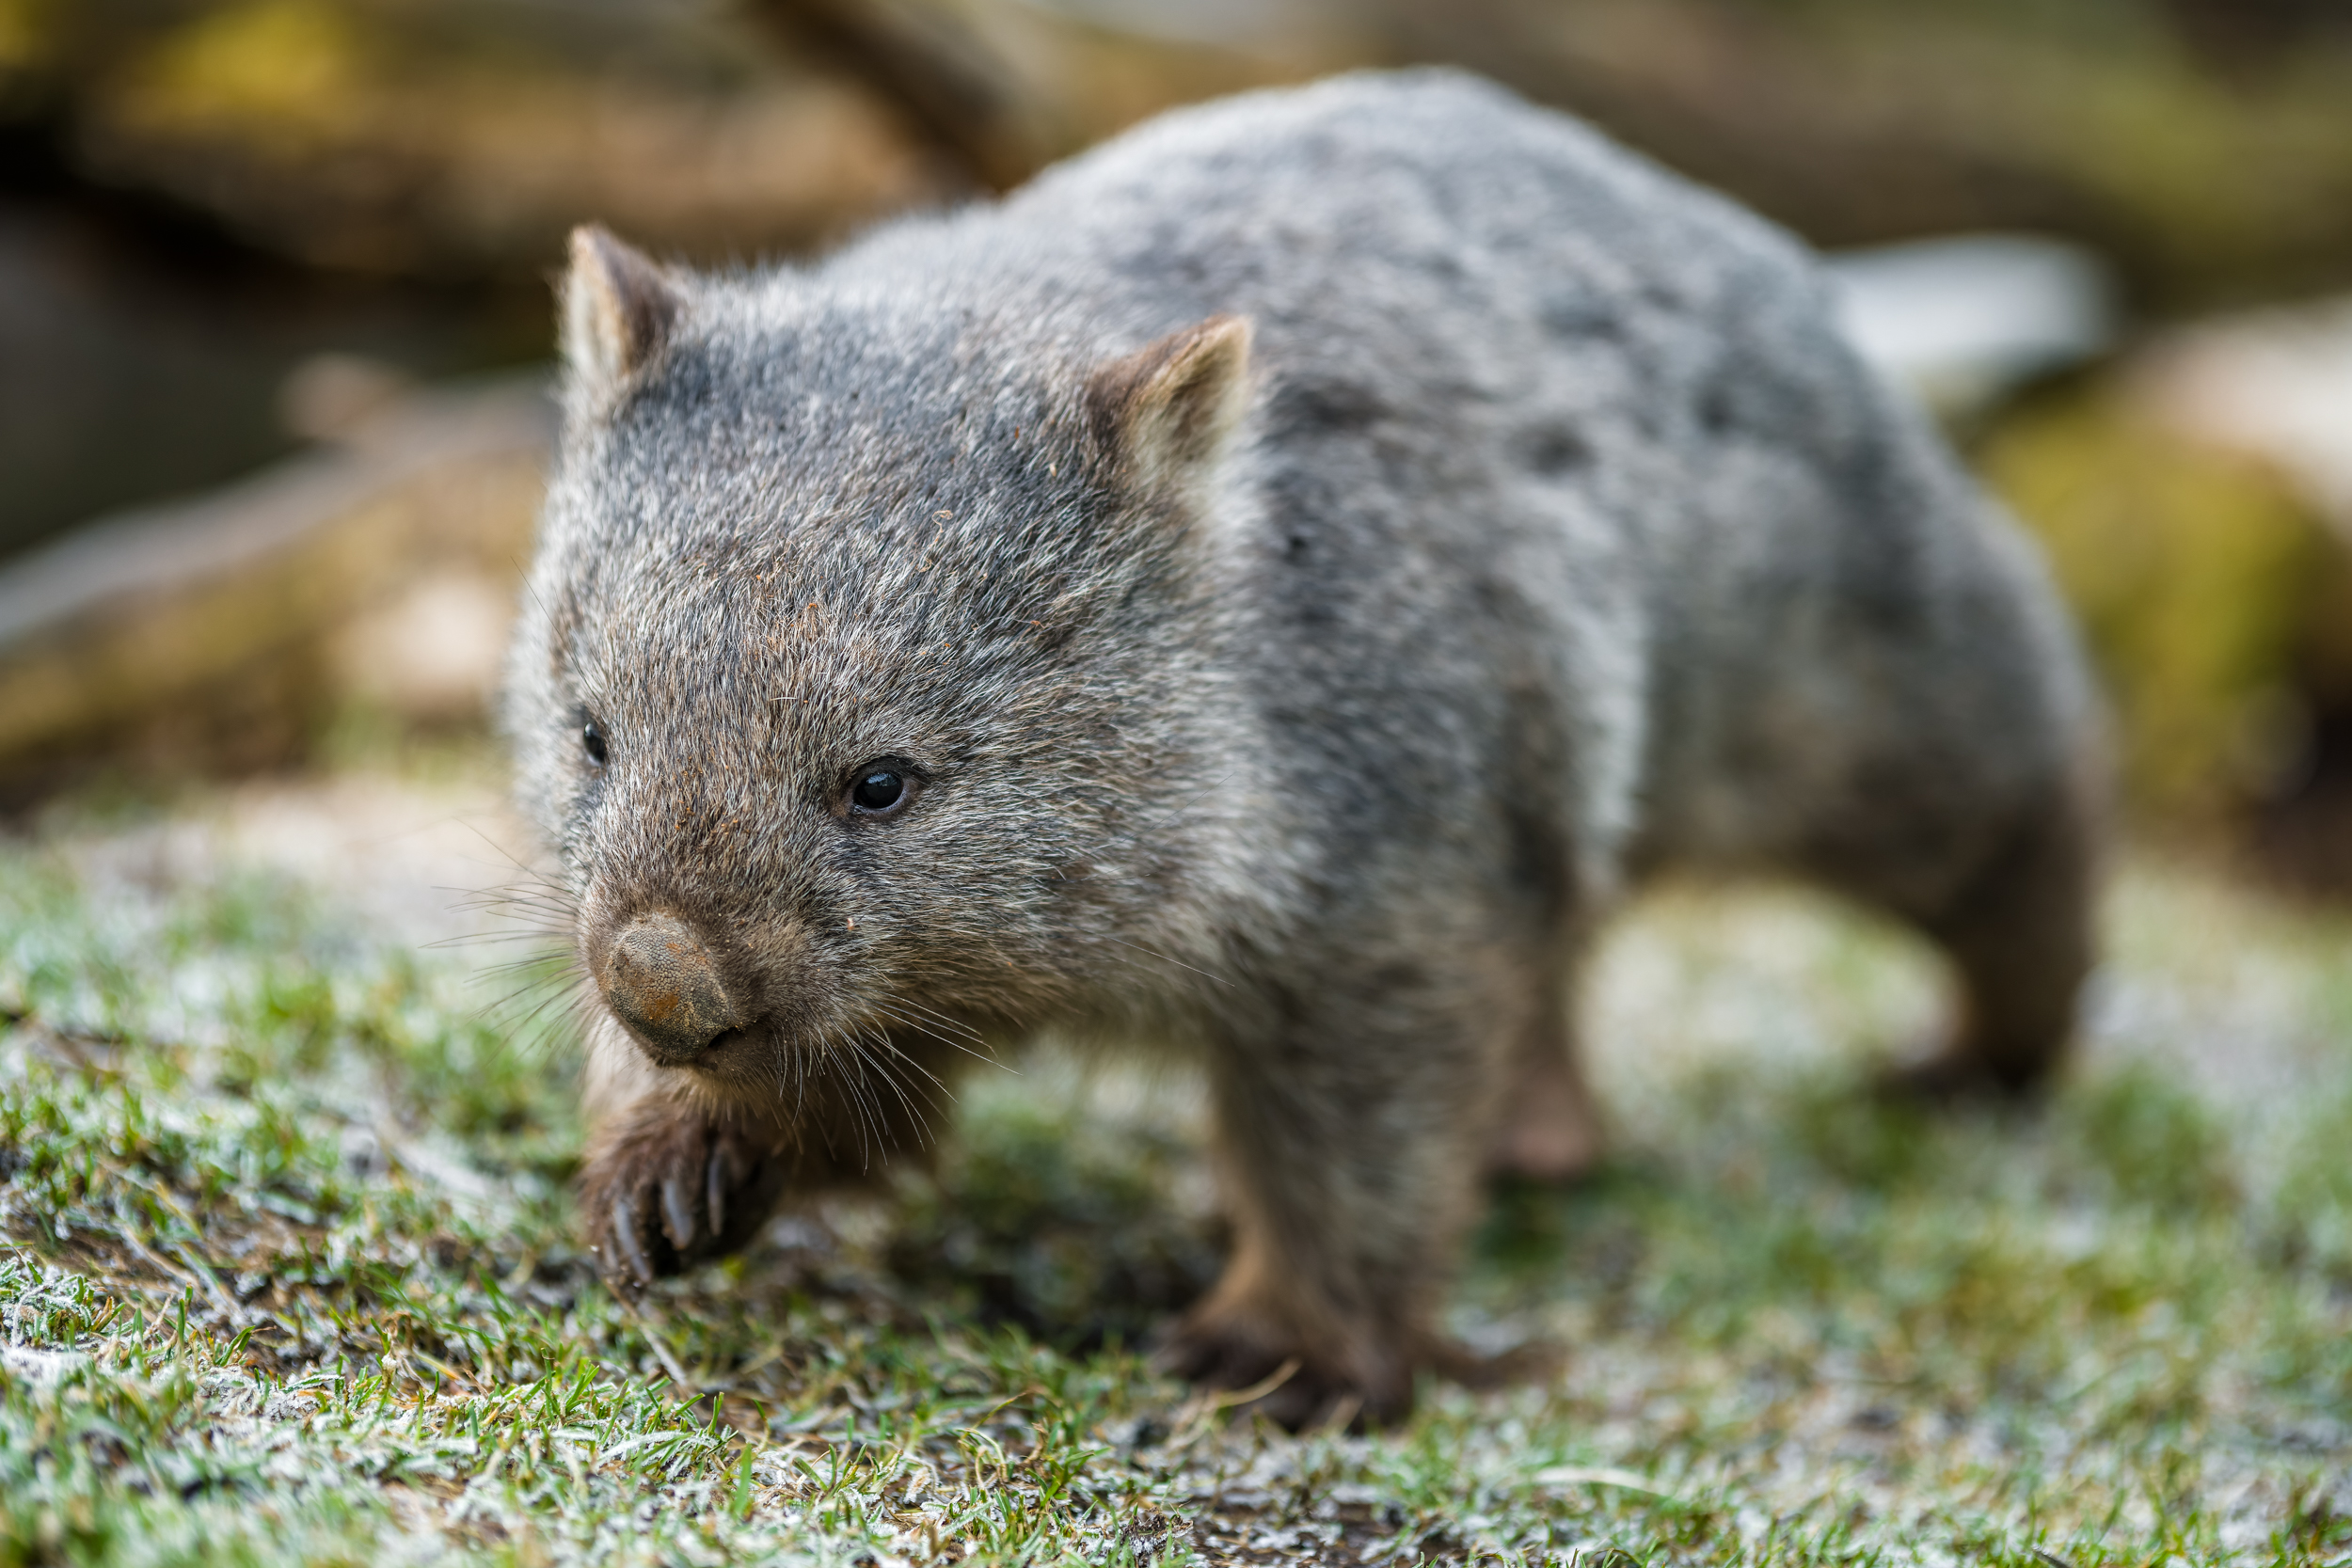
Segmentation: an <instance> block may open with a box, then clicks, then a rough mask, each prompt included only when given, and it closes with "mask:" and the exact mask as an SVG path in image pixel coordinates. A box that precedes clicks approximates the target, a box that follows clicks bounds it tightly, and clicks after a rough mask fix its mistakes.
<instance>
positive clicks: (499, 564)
mask: <svg viewBox="0 0 2352 1568" xmlns="http://www.w3.org/2000/svg"><path fill="white" fill-rule="evenodd" d="M553 437H554V412H553V409H552V407H551V406H550V405H549V404H548V401H547V399H546V396H545V394H544V392H543V390H542V388H541V387H540V385H539V384H538V382H537V381H536V380H535V379H533V380H530V381H525V382H518V383H506V384H500V385H494V386H490V387H487V388H471V389H457V390H438V391H431V392H419V393H412V394H409V395H407V396H405V397H401V398H399V399H397V400H396V401H394V402H392V403H391V404H389V405H387V406H385V407H384V408H382V409H381V410H380V411H379V412H377V413H375V414H374V415H373V416H372V417H370V418H368V419H366V420H361V421H359V422H358V423H357V424H356V425H354V426H353V427H351V428H350V429H348V430H347V431H346V432H345V433H344V436H343V439H342V442H341V444H339V445H337V446H335V447H333V448H329V449H324V450H320V451H313V452H310V453H308V454H306V455H303V456H300V457H297V458H294V459H292V460H289V461H287V462H285V463H282V464H280V465H278V466H277V467H272V468H269V469H267V470H264V471H263V472H262V473H261V474H259V475H257V476H256V477H254V478H252V479H250V480H248V481H246V482H245V483H240V484H236V485H233V486H230V488H228V489H226V490H223V491H221V492H219V493H217V494H215V495H214V496H212V497H210V498H208V499H204V500H201V501H198V502H195V503H193V504H191V505H187V506H181V507H172V508H166V509H159V510H154V511H150V512H142V513H137V514H134V515H128V516H123V517H119V518H115V519H112V520H108V521H104V522H101V523H98V524H94V525H92V526H90V527H88V528H87V529H84V530H81V531H77V532H75V533H73V534H72V535H69V536H68V537H66V538H65V539H63V540H60V541H58V542H57V543H56V544H54V545H52V546H48V547H47V548H45V549H42V550H40V551H38V552H36V553H34V554H33V555H30V556H28V557H26V558H24V559H23V560H22V561H21V562H18V563H17V564H16V565H14V566H13V567H11V568H10V569H8V571H7V572H5V573H0V800H24V799H27V798H29V797H31V796H34V795H37V794H39V793H40V792H42V791H43V790H45V789H48V788H51V787H54V786H55V785H56V784H60V783H62V782H65V781H67V780H69V779H71V778H72V777H75V776H77V775H79V774H81V773H83V772H86V771H87V770H88V769H89V768H91V767H93V766H97V765H101V764H126V765H129V766H133V767H135V768H150V769H153V768H161V769H164V770H167V771H170V770H230V771H241V770H247V769H251V768H258V767H266V766H270V765H272V764H276V763H281V762H284V761H287V760H290V759H291V758H293V757H294V756H295V755H297V754H298V753H299V752H300V750H301V748H302V747H303V745H304V744H305V743H306V741H307V740H308V738H309V737H310V736H311V735H312V734H313V733H314V732H315V730H316V728H317V725H318V722H319V721H320V720H321V718H322V717H323V716H324V715H325V714H326V712H328V711H329V710H331V709H332V708H334V707H335V706H337V705H341V704H343V703H348V702H351V701H354V700H359V701H370V702H374V703H378V704H380V705H383V706H385V707H387V708H388V709H389V710H390V711H392V712H393V713H394V714H396V715H398V716H401V717H405V718H407V719H410V720H415V721H450V720H454V719H462V718H466V717H478V716H479V715H480V713H481V711H482V708H483V705H484V704H485V702H486V700H487V697H488V695H489V692H490V689H491V687H492V685H493V683H494V681H495V678H496V670H497V649H498V646H499V643H500V641H501V638H502V636H503V620H504V612H505V607H506V606H507V604H508V603H509V602H510V599H511V594H512V593H513V591H514V590H513V584H514V582H515V580H516V578H517V577H518V575H519V572H520V568H521V562H523V560H524V559H525V558H526V557H527V556H528V554H529V551H530V542H531V530H532V520H533V517H534V515H535V512H536V509H537V506H538V500H539V496H540V492H541V488H542V475H543V472H544V468H545V465H546V461H547V456H548V451H549V448H550V446H551V443H552V441H553Z"/></svg>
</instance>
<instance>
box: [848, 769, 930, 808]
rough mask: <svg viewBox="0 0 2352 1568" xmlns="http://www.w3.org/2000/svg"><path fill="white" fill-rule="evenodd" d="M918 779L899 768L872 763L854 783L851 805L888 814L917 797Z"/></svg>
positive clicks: (851, 792)
mask: <svg viewBox="0 0 2352 1568" xmlns="http://www.w3.org/2000/svg"><path fill="white" fill-rule="evenodd" d="M912 799H914V781H913V780H912V779H910V778H908V777H907V776H906V775H905V774H904V773H902V772H900V771H899V770H898V769H897V768H889V767H883V766H879V765H877V766H869V767H867V768H866V769H865V770H864V771H863V772H861V773H860V774H859V775H858V781H857V783H855V784H851V785H850V807H851V809H853V810H855V811H856V812H858V813H859V814H860V815H862V816H889V815H890V814H891V813H892V812H895V811H897V810H898V808H899V807H901V806H903V805H905V804H906V803H907V801H909V800H912Z"/></svg>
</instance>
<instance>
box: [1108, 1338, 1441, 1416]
mask: <svg viewBox="0 0 2352 1568" xmlns="http://www.w3.org/2000/svg"><path fill="white" fill-rule="evenodd" d="M1152 1362H1153V1364H1154V1365H1155V1366H1157V1367H1158V1368H1159V1369H1160V1370H1162V1371H1164V1372H1168V1373H1169V1374H1171V1375H1173V1376H1176V1377H1181V1378H1183V1379H1184V1381H1186V1382H1187V1383H1193V1384H1197V1385H1199V1386H1200V1387H1202V1388H1203V1389H1204V1390H1216V1391H1217V1393H1218V1398H1217V1399H1216V1405H1217V1406H1218V1407H1219V1408H1225V1409H1232V1410H1238V1411H1240V1412H1241V1413H1242V1414H1244V1415H1250V1416H1263V1417H1264V1418H1266V1419H1267V1420H1270V1421H1272V1422H1273V1423H1274V1424H1275V1425H1277V1426H1279V1427H1281V1428H1283V1429H1284V1430H1286V1431H1289V1432H1305V1431H1308V1430H1310V1429H1311V1428H1314V1427H1320V1426H1326V1425H1334V1426H1343V1427H1346V1428H1348V1429H1350V1430H1355V1431H1360V1430H1362V1429H1364V1428H1365V1427H1368V1426H1382V1425H1386V1424H1388V1423H1389V1422H1391V1421H1395V1420H1399V1419H1402V1418H1404V1417H1405V1416H1406V1414H1408V1413H1409V1412H1410V1411H1411V1409H1412V1403H1413V1396H1412V1383H1411V1379H1410V1376H1409V1374H1408V1375H1406V1376H1405V1377H1404V1378H1402V1379H1383V1380H1381V1381H1382V1382H1383V1383H1384V1384H1388V1385H1391V1386H1386V1387H1380V1388H1374V1387H1370V1386H1367V1380H1365V1379H1362V1378H1358V1377H1353V1376H1350V1375H1349V1374H1347V1373H1346V1372H1343V1371H1341V1370H1338V1369H1336V1368H1333V1367H1331V1366H1329V1365H1328V1364H1327V1363H1326V1362H1324V1361H1323V1360H1322V1359H1321V1358H1320V1357H1312V1356H1308V1355H1303V1354H1299V1353H1298V1352H1296V1351H1284V1350H1280V1349H1279V1348H1277V1347H1276V1346H1274V1345H1273V1344H1272V1343H1271V1342H1270V1341H1269V1340H1268V1339H1266V1338H1264V1337H1263V1336H1261V1335H1258V1334H1256V1333H1252V1332H1250V1331H1249V1330H1248V1329H1247V1328H1242V1327H1236V1326H1233V1325H1230V1324H1228V1325H1219V1324H1216V1323H1180V1324H1178V1325H1177V1326H1176V1327H1175V1328H1174V1329H1172V1330H1171V1331H1169V1333H1168V1335H1167V1336H1166V1337H1165V1338H1163V1339H1162V1340H1161V1342H1160V1346H1159V1349H1158V1351H1157V1353H1156V1354H1154V1355H1153V1356H1152Z"/></svg>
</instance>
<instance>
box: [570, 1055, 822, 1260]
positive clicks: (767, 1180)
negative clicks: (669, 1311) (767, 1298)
mask: <svg viewBox="0 0 2352 1568" xmlns="http://www.w3.org/2000/svg"><path fill="white" fill-rule="evenodd" d="M780 1143H781V1138H780V1136H779V1134H778V1132H777V1131H776V1129H775V1128H773V1127H772V1126H767V1125H761V1124H757V1123H755V1122H754V1121H752V1120H750V1119H749V1118H743V1117H738V1118H733V1119H728V1118H725V1117H717V1116H714V1115H713V1114H712V1113H711V1112H710V1111H708V1110H707V1109H706V1108H704V1107H702V1106H699V1105H696V1104H694V1103H692V1102H691V1101H676V1100H671V1099H668V1098H649V1099H647V1100H643V1101H638V1102H637V1103H636V1104H634V1105H632V1106H630V1107H628V1110H627V1111H625V1112H624V1113H622V1115H621V1116H620V1117H619V1118H618V1119H617V1120H616V1122H615V1123H614V1124H612V1126H610V1127H609V1128H607V1129H600V1130H599V1131H598V1133H597V1135H596V1139H595V1140H594V1142H593V1143H592V1144H591V1146H590V1151H589V1156H588V1162H587V1165H586V1168H585V1169H584V1170H583V1172H582V1173H581V1176H580V1217H581V1220H582V1224H583V1227H584V1228H585V1230H586V1232H587V1242H588V1248H589V1251H590V1252H591V1254H593V1255H594V1257H595V1258H596V1267H597V1269H598V1271H599V1272H601V1273H602V1274H603V1275H604V1276H605V1278H606V1279H607V1280H609V1281H611V1282H612V1285H613V1286H614V1287H615V1288H617V1289H620V1290H624V1291H634V1290H642V1289H644V1287H645V1286H647V1285H650V1284H651V1283H653V1281H655V1280H656V1279H659V1278H661V1277H663V1276H665V1275H674V1274H678V1273H680V1272H682V1271H683V1270H685V1269H686V1268H688V1267H689V1266H691V1264H693V1263H695V1262H697V1261H699V1260H701V1259H705V1258H716V1257H720V1256H723V1255H724V1254H726V1253H730V1252H736V1251H739V1250H740V1249H741V1248H742V1247H743V1246H744V1244H745V1243H748V1242H749V1241H750V1240H751V1239H752V1238H753V1237H754V1236H755V1235H756V1234H758V1232H759V1227H760V1226H761V1225H763V1224H765V1223H766V1221H767V1218H768V1214H769V1212H770V1211H771V1209H773V1208H774V1207H775V1202H776V1198H777V1196H778V1195H779V1194H780V1193H781V1192H782V1190H783V1188H784V1184H785V1180H786V1179H787V1176H788V1175H789V1174H790V1164H791V1162H790V1159H789V1156H788V1155H787V1153H785V1152H784V1151H782V1150H781V1149H780V1148H779V1145H780Z"/></svg>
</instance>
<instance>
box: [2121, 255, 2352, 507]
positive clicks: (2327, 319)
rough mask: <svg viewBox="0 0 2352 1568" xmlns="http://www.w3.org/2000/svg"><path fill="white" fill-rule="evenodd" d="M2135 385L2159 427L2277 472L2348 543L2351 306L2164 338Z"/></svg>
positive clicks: (2212, 324)
mask: <svg viewBox="0 0 2352 1568" xmlns="http://www.w3.org/2000/svg"><path fill="white" fill-rule="evenodd" d="M2137 380H2138V383H2139V396H2140V397H2141V398H2142V399H2143V400H2144V401H2145V402H2146V403H2147V404H2149V406H2150V407H2151V408H2152V410H2153V412H2154V413H2155V415H2156V417H2157V418H2158V419H2160V420H2163V421H2164V422H2165V423H2166V424H2168V425H2170V426H2171V427H2173V428H2174V429H2177V430H2179V431H2181V432H2182V433H2183V434H2185V435H2186V436H2191V437H2193V438H2195V439H2197V440H2201V441H2206V442H2210V443H2211V444H2213V445H2215V446H2218V447H2226V448H2229V449H2230V450H2232V451H2242V452H2246V453H2249V454H2250V455H2253V456H2256V457H2261V458H2265V459H2266V460H2268V461H2269V462H2271V463H2272V464H2274V465H2276V466H2277V467H2278V469H2279V471H2280V473H2282V474H2284V475H2286V476H2287V478H2288V479H2289V480H2290V481H2292V482H2293V483H2294V484H2295V485H2296V488H2297V489H2298V490H2299V491H2300V492H2301V493H2302V495H2303V497H2304V499H2306V500H2308V501H2309V502H2310V503H2311V504H2312V506H2313V507H2315V508H2317V509H2318V510H2319V511H2320V512H2321V513H2322V514H2324V515H2326V516H2327V517H2328V520H2329V521H2330V522H2331V523H2333V524H2334V525H2335V527H2336V528H2337V530H2338V531H2341V532H2342V533H2343V535H2344V538H2345V540H2346V541H2348V542H2352V297H2346V298H2340V299H2333V300H2326V301H2321V302H2318V303H2316V304H2312V305H2306V306H2301V307H2297V308H2293V309H2270V310H2259V311H2249V312H2248V313H2245V314H2243V315H2236V316H2230V317H2224V318H2222V319H2219V320H2216V321H2208V322H2203V323H2201V324H2199V325H2194V326H2189V327H2184V328H2182V329H2180V330H2178V331H2175V332H2171V333H2169V334H2167V335H2166V336H2165V337H2164V338H2162V339H2161V340H2159V341H2157V342H2156V343H2154V344H2153V345H2151V347H2150V349H2149V351H2148V352H2147V353H2146V354H2145V355H2144V356H2141V361H2140V365H2139V369H2138V373H2137Z"/></svg>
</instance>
